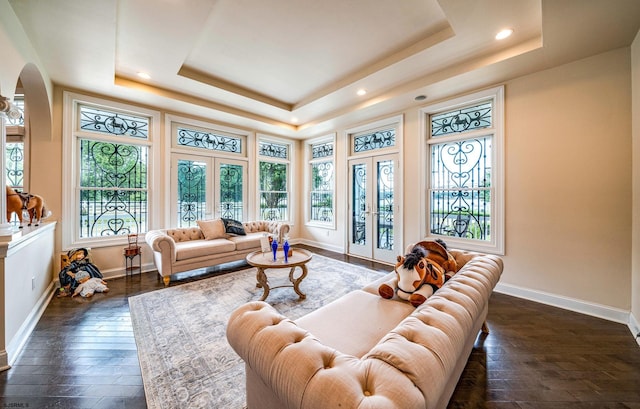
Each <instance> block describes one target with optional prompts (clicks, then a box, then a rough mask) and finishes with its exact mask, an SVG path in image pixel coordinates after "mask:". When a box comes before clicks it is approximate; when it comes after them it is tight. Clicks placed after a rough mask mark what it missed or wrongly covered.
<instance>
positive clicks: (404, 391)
mask: <svg viewBox="0 0 640 409" xmlns="http://www.w3.org/2000/svg"><path fill="white" fill-rule="evenodd" d="M227 340H228V341H229V344H230V345H231V347H232V348H233V349H234V350H235V351H236V353H237V354H238V355H239V356H240V357H241V358H242V359H243V360H244V362H245V364H246V365H247V367H248V368H250V369H251V370H252V371H253V372H254V373H255V375H256V376H258V377H259V378H260V379H261V381H262V382H263V383H264V384H265V385H267V386H268V387H269V389H270V390H271V391H272V392H273V394H274V395H275V397H277V399H279V400H280V401H281V402H282V404H283V407H286V408H302V409H324V408H328V407H331V408H337V407H342V408H354V409H365V408H374V407H375V408H381V409H391V408H406V409H414V408H416V409H417V408H424V407H425V400H424V397H423V395H422V393H420V391H419V390H418V388H416V387H415V385H414V384H413V383H412V382H411V381H410V380H409V378H407V377H406V376H405V375H404V374H403V373H401V372H400V371H399V370H397V369H396V368H394V367H393V366H391V365H389V364H387V363H386V362H384V361H382V360H379V359H362V360H361V359H358V358H356V357H353V356H350V355H345V354H342V353H340V352H338V351H336V350H335V349H333V348H329V347H328V346H326V345H323V344H322V343H321V342H320V341H318V340H317V339H316V338H314V337H313V336H312V335H311V334H310V333H309V332H307V331H305V330H303V329H302V328H299V327H298V326H297V325H296V324H295V323H294V322H293V321H291V320H290V319H288V318H286V317H284V316H282V315H280V314H279V313H278V312H277V311H276V310H275V309H274V308H273V307H271V306H270V305H269V304H267V303H265V302H261V301H254V302H250V303H248V304H245V305H243V306H241V307H239V308H238V309H236V310H235V311H234V312H233V313H232V314H231V317H230V318H229V322H228V325H227ZM328 392H330V393H328ZM247 393H251V390H250V389H249V388H247Z"/></svg>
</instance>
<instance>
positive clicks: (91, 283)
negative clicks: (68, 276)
mask: <svg viewBox="0 0 640 409" xmlns="http://www.w3.org/2000/svg"><path fill="white" fill-rule="evenodd" d="M75 278H76V281H77V282H78V283H80V284H79V285H78V286H77V287H76V289H75V291H74V292H73V295H72V297H75V296H76V295H78V294H80V296H81V297H85V298H89V297H91V296H92V295H93V293H95V292H99V293H106V292H109V287H107V283H106V281H104V280H102V279H101V278H98V277H93V278H91V277H90V276H89V273H87V272H86V271H84V270H80V271H78V272H77V273H76V277H75Z"/></svg>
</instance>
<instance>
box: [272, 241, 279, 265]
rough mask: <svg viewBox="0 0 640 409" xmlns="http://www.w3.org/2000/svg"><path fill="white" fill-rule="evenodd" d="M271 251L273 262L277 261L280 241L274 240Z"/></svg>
mask: <svg viewBox="0 0 640 409" xmlns="http://www.w3.org/2000/svg"><path fill="white" fill-rule="evenodd" d="M271 250H272V251H273V261H276V253H277V251H278V240H276V239H275V238H274V239H273V243H271Z"/></svg>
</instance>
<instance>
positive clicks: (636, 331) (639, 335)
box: [627, 313, 640, 345]
mask: <svg viewBox="0 0 640 409" xmlns="http://www.w3.org/2000/svg"><path fill="white" fill-rule="evenodd" d="M627 325H628V326H629V329H630V330H631V333H632V334H633V336H634V337H636V342H637V343H638V345H640V323H638V320H637V319H636V317H635V316H634V315H633V313H630V314H629V324H627Z"/></svg>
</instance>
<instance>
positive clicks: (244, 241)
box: [227, 233, 264, 251]
mask: <svg viewBox="0 0 640 409" xmlns="http://www.w3.org/2000/svg"><path fill="white" fill-rule="evenodd" d="M263 234H264V233H248V234H246V235H244V236H230V237H229V238H228V239H227V240H229V241H232V242H234V243H235V244H236V250H237V251H242V250H250V249H253V250H260V249H261V248H262V247H261V246H260V238H261V237H262V235H263Z"/></svg>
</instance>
